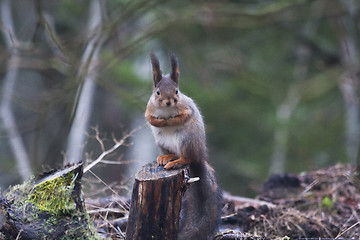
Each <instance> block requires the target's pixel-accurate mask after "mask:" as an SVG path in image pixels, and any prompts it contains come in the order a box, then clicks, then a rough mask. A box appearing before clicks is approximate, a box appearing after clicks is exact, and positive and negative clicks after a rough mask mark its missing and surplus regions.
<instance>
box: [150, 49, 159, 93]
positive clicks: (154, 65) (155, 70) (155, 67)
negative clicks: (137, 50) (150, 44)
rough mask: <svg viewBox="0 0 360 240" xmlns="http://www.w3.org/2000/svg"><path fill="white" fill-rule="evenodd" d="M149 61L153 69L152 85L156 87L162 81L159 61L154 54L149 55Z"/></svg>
mask: <svg viewBox="0 0 360 240" xmlns="http://www.w3.org/2000/svg"><path fill="white" fill-rule="evenodd" d="M150 59H151V64H152V69H153V81H154V85H155V86H156V85H157V84H158V83H159V82H160V80H161V79H162V73H161V70H160V63H159V59H158V58H157V57H156V56H155V54H154V53H150Z"/></svg>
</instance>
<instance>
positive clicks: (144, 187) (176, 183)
mask: <svg viewBox="0 0 360 240" xmlns="http://www.w3.org/2000/svg"><path fill="white" fill-rule="evenodd" d="M187 176H188V170H187V169H178V170H171V171H166V170H164V168H163V167H162V166H158V164H157V163H156V162H153V163H149V164H146V165H145V166H143V167H142V169H140V170H139V171H138V172H137V173H136V175H135V183H134V187H133V192H132V198H131V205H130V213H129V220H128V225H127V228H126V239H128V240H136V239H139V240H140V239H141V240H147V239H158V240H162V239H164V240H165V239H166V240H175V239H176V238H177V233H178V226H179V218H180V209H181V201H182V196H183V193H184V192H185V186H186V184H185V180H186V178H187Z"/></svg>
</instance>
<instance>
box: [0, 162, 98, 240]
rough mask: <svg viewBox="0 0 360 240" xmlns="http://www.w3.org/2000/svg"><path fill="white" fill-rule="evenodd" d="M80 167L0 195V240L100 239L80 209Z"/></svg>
mask: <svg viewBox="0 0 360 240" xmlns="http://www.w3.org/2000/svg"><path fill="white" fill-rule="evenodd" d="M82 173H83V169H82V164H78V165H73V166H68V167H66V168H64V169H63V170H61V171H56V172H54V171H52V172H48V173H46V174H43V175H41V176H39V177H36V178H32V179H30V180H29V181H27V182H25V183H23V184H21V185H17V186H14V187H12V188H10V189H9V191H8V192H6V193H5V194H4V195H2V194H0V239H1V237H3V238H5V239H22V240H27V239H85V240H86V239H100V237H99V236H98V235H97V233H96V231H95V230H94V229H93V227H92V223H91V221H90V218H89V216H88V214H87V212H86V210H85V208H84V203H83V199H82V193H81V184H80V180H81V177H82Z"/></svg>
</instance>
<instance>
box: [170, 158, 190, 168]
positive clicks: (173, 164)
mask: <svg viewBox="0 0 360 240" xmlns="http://www.w3.org/2000/svg"><path fill="white" fill-rule="evenodd" d="M187 164H189V162H188V161H187V160H186V159H184V158H182V157H180V158H178V159H176V160H173V161H171V162H168V163H167V164H166V165H165V166H164V168H165V169H166V170H170V169H177V168H181V167H183V166H184V165H187Z"/></svg>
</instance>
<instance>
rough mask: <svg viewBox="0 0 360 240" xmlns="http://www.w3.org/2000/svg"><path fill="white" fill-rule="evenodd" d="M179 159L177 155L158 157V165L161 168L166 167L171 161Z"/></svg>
mask: <svg viewBox="0 0 360 240" xmlns="http://www.w3.org/2000/svg"><path fill="white" fill-rule="evenodd" d="M177 158H178V157H177V156H176V155H175V154H167V155H161V156H158V157H157V159H156V160H157V163H158V164H159V165H161V166H164V165H166V164H167V163H169V162H170V161H171V160H174V159H177Z"/></svg>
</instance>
